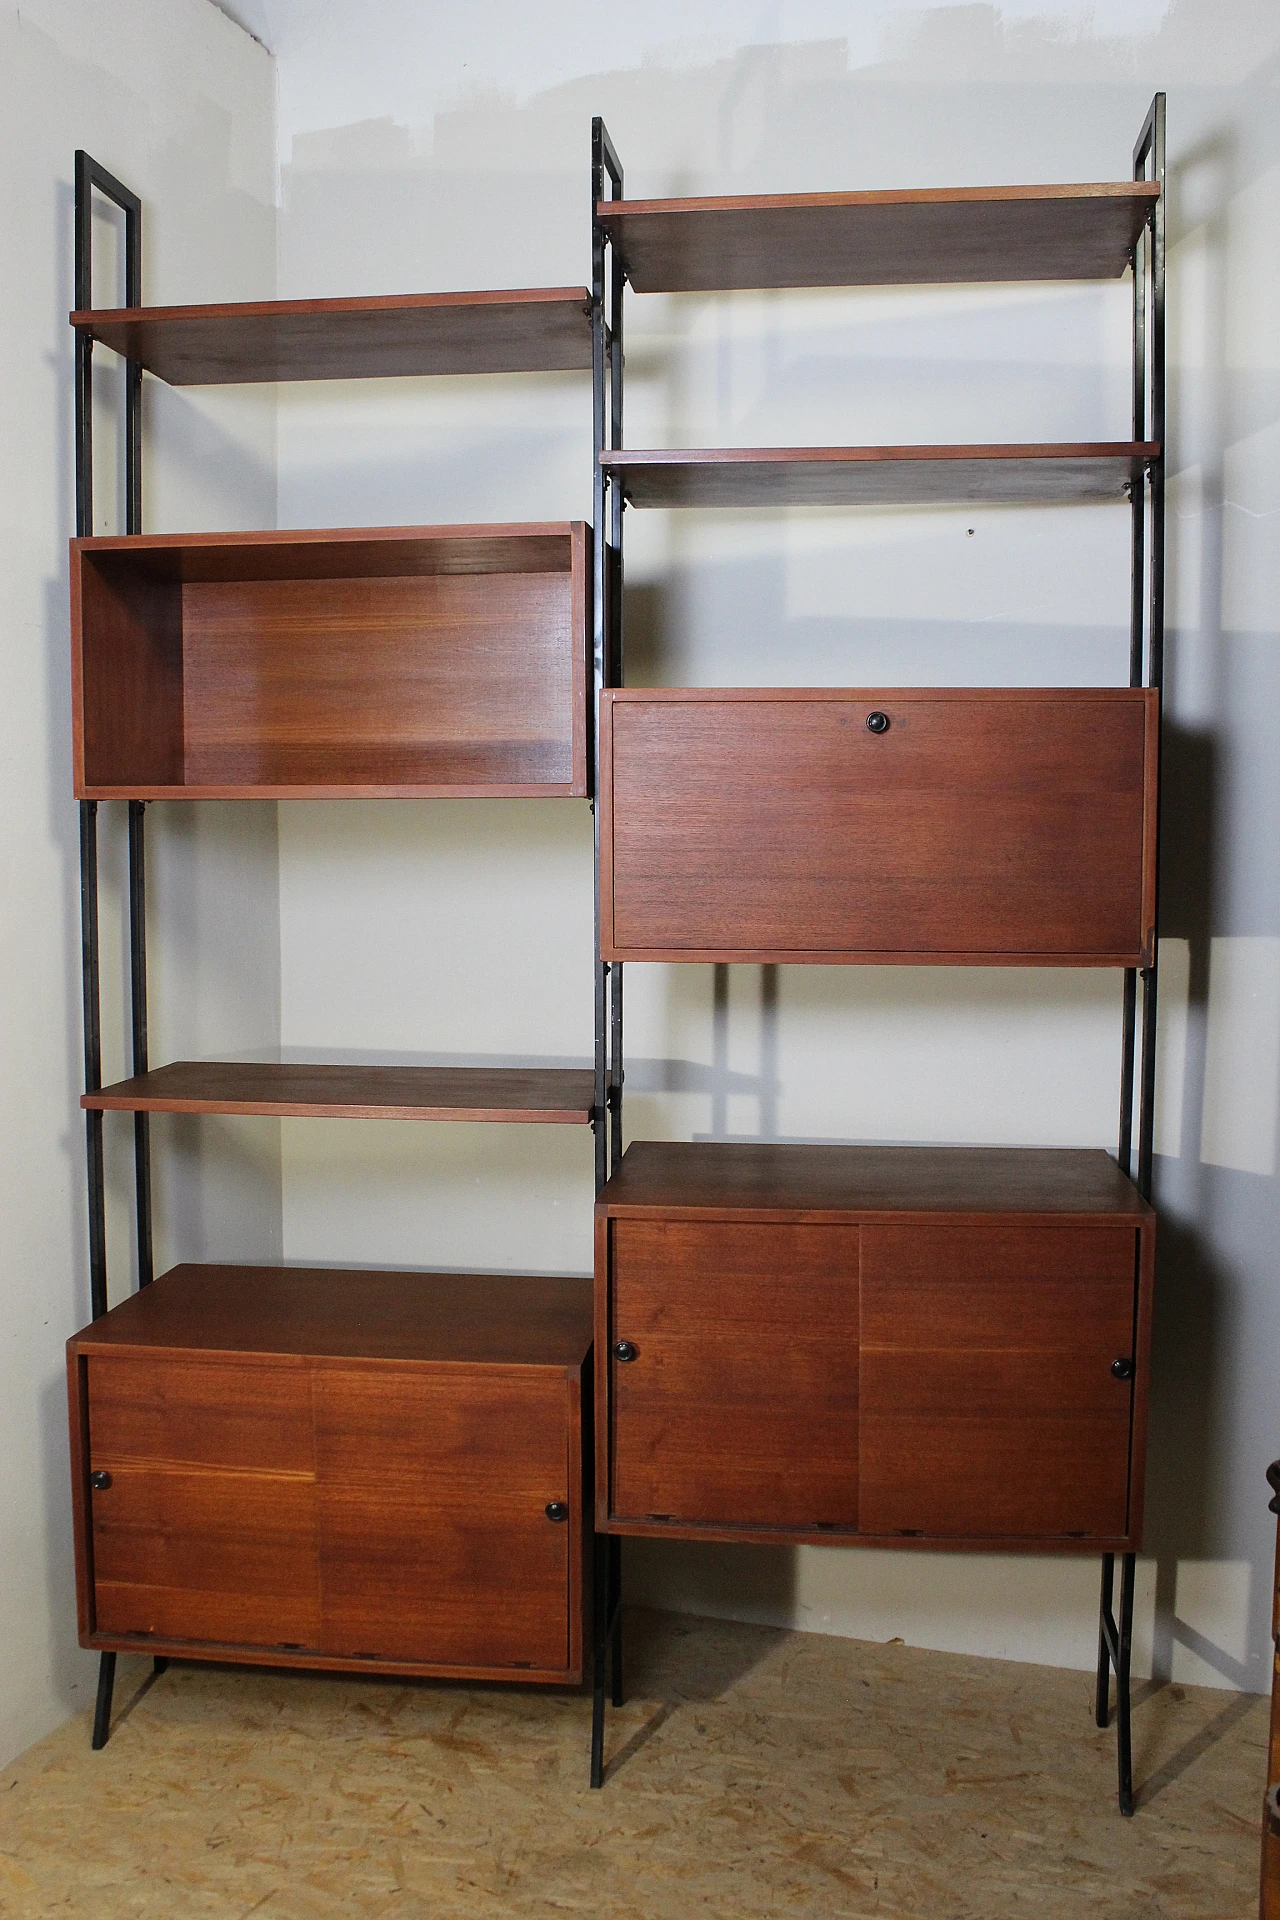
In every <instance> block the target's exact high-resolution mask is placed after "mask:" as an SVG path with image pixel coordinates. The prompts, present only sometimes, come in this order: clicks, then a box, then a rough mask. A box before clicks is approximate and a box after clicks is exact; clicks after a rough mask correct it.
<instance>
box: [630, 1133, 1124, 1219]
mask: <svg viewBox="0 0 1280 1920" xmlns="http://www.w3.org/2000/svg"><path fill="white" fill-rule="evenodd" d="M596 1208H597V1212H599V1213H601V1214H606V1215H610V1216H613V1217H626V1216H627V1215H632V1214H647V1215H653V1214H662V1215H683V1216H685V1217H698V1216H701V1217H708V1218H714V1217H715V1216H717V1215H740V1214H752V1213H760V1214H780V1215H784V1216H789V1217H792V1218H794V1217H796V1216H802V1217H805V1218H808V1219H815V1218H820V1219H825V1220H830V1221H832V1222H837V1223H838V1222H850V1223H851V1222H854V1221H857V1220H862V1219H867V1218H870V1217H875V1216H879V1215H885V1214H889V1215H893V1216H894V1217H895V1218H902V1217H904V1216H922V1217H925V1218H937V1217H938V1216H942V1215H945V1216H948V1217H950V1218H953V1219H955V1218H964V1217H966V1216H971V1215H972V1216H976V1217H982V1216H986V1215H990V1214H1022V1215H1025V1214H1037V1215H1041V1216H1050V1217H1052V1216H1060V1215H1069V1216H1071V1217H1073V1218H1078V1217H1079V1216H1081V1215H1095V1216H1103V1217H1107V1218H1119V1219H1131V1220H1138V1219H1142V1218H1149V1217H1151V1215H1152V1209H1151V1208H1150V1207H1149V1206H1148V1205H1147V1203H1146V1201H1145V1200H1143V1199H1142V1197H1141V1195H1140V1194H1139V1192H1138V1190H1137V1188H1136V1187H1135V1186H1134V1184H1133V1182H1132V1181H1131V1180H1129V1179H1127V1178H1126V1176H1125V1175H1124V1174H1123V1173H1122V1172H1121V1171H1120V1168H1119V1166H1118V1165H1117V1164H1116V1162H1115V1161H1114V1160H1113V1159H1112V1158H1111V1156H1110V1154H1108V1153H1104V1152H1102V1151H1101V1149H1098V1148H1062V1147H854V1146H791V1145H782V1144H777V1143H773V1142H761V1143H759V1144H757V1143H755V1142H732V1143H719V1142H708V1143H697V1142H695V1143H692V1144H691V1143H688V1142H684V1141H657V1140H643V1141H635V1142H633V1143H632V1145H631V1146H629V1147H628V1148H627V1151H626V1153H625V1154H624V1155H623V1159H622V1164H621V1166H620V1167H619V1168H618V1170H617V1172H616V1173H615V1174H614V1175H613V1178H612V1179H611V1180H610V1181H609V1182H608V1184H607V1186H605V1187H604V1189H603V1191H602V1192H601V1194H600V1197H599V1199H598V1201H597V1203H596Z"/></svg>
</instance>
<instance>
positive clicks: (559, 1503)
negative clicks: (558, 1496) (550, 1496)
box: [547, 1500, 569, 1520]
mask: <svg viewBox="0 0 1280 1920" xmlns="http://www.w3.org/2000/svg"><path fill="white" fill-rule="evenodd" d="M547 1518H548V1520H567V1519H568V1518H569V1509H568V1507H567V1506H566V1505H565V1503H564V1501H563V1500H548V1502H547Z"/></svg>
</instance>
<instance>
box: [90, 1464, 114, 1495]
mask: <svg viewBox="0 0 1280 1920" xmlns="http://www.w3.org/2000/svg"><path fill="white" fill-rule="evenodd" d="M89 1485H90V1486H91V1487H92V1488H93V1490H94V1492H95V1493H105V1492H106V1490H107V1488H108V1487H109V1486H110V1485H111V1475H110V1474H109V1473H104V1472H103V1471H102V1469H101V1467H99V1469H98V1471H97V1472H96V1473H91V1474H90V1475H89Z"/></svg>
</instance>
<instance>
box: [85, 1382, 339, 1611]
mask: <svg viewBox="0 0 1280 1920" xmlns="http://www.w3.org/2000/svg"><path fill="white" fill-rule="evenodd" d="M88 1367H89V1404H90V1409H91V1411H90V1421H89V1466H90V1470H91V1472H92V1473H93V1475H94V1476H95V1480H96V1481H97V1484H95V1485H93V1486H92V1490H91V1493H90V1499H91V1502H92V1507H91V1512H92V1540H93V1573H94V1607H95V1613H96V1627H97V1631H98V1632H100V1633H106V1634H140V1635H153V1636H155V1637H156V1638H157V1639H179V1640H192V1641H205V1642H212V1643H214V1644H221V1645H225V1646H227V1647H232V1646H258V1647H286V1646H287V1647H290V1648H318V1647H319V1645H320V1606H319V1588H318V1571H317V1558H316V1484H315V1462H314V1453H313V1447H312V1433H311V1378H310V1372H309V1369H308V1368H307V1366H306V1365H305V1364H304V1363H300V1362H297V1361H293V1362H291V1361H289V1360H278V1361H265V1362H264V1361H256V1360H255V1361H253V1362H250V1363H247V1364H246V1363H244V1362H242V1361H241V1360H240V1359H239V1358H237V1359H236V1360H235V1361H233V1362H226V1361H217V1360H214V1361H197V1360H192V1359H188V1358H175V1357H173V1356H171V1355H168V1354H161V1353H151V1354H147V1355H145V1356H142V1357H139V1356H134V1355H125V1354H94V1355H92V1356H91V1357H90V1359H89V1362H88Z"/></svg>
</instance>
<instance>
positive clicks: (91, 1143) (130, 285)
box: [75, 150, 154, 1749]
mask: <svg viewBox="0 0 1280 1920" xmlns="http://www.w3.org/2000/svg"><path fill="white" fill-rule="evenodd" d="M95 193H100V194H101V195H102V196H103V197H104V198H105V199H107V200H110V201H111V202H112V204H113V205H114V206H116V207H118V208H119V209H120V211H121V213H123V215H124V281H125V295H124V297H125V305H126V306H128V307H140V306H141V305H142V202H141V200H139V198H138V196H137V194H136V193H131V192H130V191H129V189H128V187H126V186H123V185H122V184H121V182H120V181H119V180H117V179H116V177H115V175H114V174H112V173H108V171H107V169H106V168H105V167H103V166H100V165H99V163H98V162H97V161H96V160H94V159H93V158H92V157H91V156H90V155H89V154H87V153H84V152H83V151H79V150H78V151H77V153H76V159H75V303H76V308H77V310H78V311H82V312H83V311H85V310H86V309H88V308H91V307H92V306H93V196H94V194H95ZM75 355H76V360H75V395H76V405H75V416H76V534H77V536H78V537H79V538H81V539H86V538H88V537H89V536H90V535H91V534H92V533H93V341H92V340H91V339H90V338H89V336H88V335H87V334H85V333H79V332H78V333H77V334H76V346H75ZM124 434H125V441H124V479H125V489H124V509H125V511H124V521H125V526H124V530H125V532H126V533H127V534H133V533H141V532H142V368H141V366H140V365H139V363H138V362H137V361H136V360H126V361H125V388H124ZM80 959H81V981H82V988H83V998H84V1084H85V1091H86V1093H95V1092H97V1090H98V1088H99V1087H101V1085H102V990H101V969H100V961H99V938H98V803H97V801H96V800H82V801H81V802H80ZM129 985H130V1025H131V1053H132V1059H133V1072H134V1073H145V1072H146V1070H147V901H146V839H145V830H144V825H143V802H142V801H141V800H131V801H130V802H129ZM102 1133H103V1116H102V1114H101V1112H87V1113H86V1114H85V1157H86V1170H87V1177H88V1200H89V1302H90V1310H91V1312H92V1315H93V1318H94V1319H95V1320H99V1319H101V1317H102V1315H103V1314H104V1313H105V1312H106V1311H107V1235H106V1170H105V1164H104V1160H103V1141H102ZM133 1165H134V1182H135V1192H136V1200H137V1233H138V1242H137V1245H138V1285H139V1286H141V1287H145V1286H147V1285H149V1284H150V1281H151V1279H152V1277H153V1273H154V1256H153V1251H152V1233H151V1131H150V1116H149V1115H148V1114H145V1113H135V1114H134V1116H133ZM115 1670H116V1656H115V1654H114V1653H104V1654H103V1655H102V1657H101V1663H100V1665H99V1668H98V1699H97V1707H96V1710H95V1713H94V1721H93V1745H94V1748H95V1749H98V1748H101V1747H104V1746H105V1745H106V1742H107V1736H108V1733H109V1731H110V1726H111V1694H112V1689H113V1686H114V1684H115Z"/></svg>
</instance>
